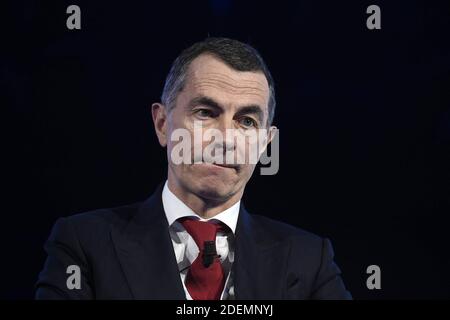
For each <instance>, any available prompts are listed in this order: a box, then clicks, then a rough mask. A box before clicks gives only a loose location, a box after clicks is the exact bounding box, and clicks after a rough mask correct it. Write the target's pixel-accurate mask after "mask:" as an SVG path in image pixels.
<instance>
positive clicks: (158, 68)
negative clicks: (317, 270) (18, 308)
mask: <svg viewBox="0 0 450 320" xmlns="http://www.w3.org/2000/svg"><path fill="white" fill-rule="evenodd" d="M71 4H77V5H79V6H80V7H81V24H82V29H81V30H73V31H71V30H68V29H67V28H66V19H67V17H68V15H67V14H66V8H67V7H68V6H69V5H71ZM371 4H377V5H379V6H380V7H381V20H382V21H381V23H382V29H381V30H368V29H367V28H366V19H367V17H368V15H367V14H366V8H367V7H368V6H369V5H371ZM2 7H3V8H2V10H1V12H2V13H3V15H2V18H1V21H0V23H1V25H0V28H1V31H2V34H3V36H2V44H1V65H0V66H1V78H0V81H1V88H2V95H1V100H0V103H1V107H2V111H4V110H6V116H2V118H1V124H2V131H3V137H4V142H3V143H2V153H1V155H2V159H3V161H5V164H4V166H3V169H4V170H3V171H4V172H3V174H2V182H3V183H2V184H3V185H4V189H3V190H4V191H3V192H2V196H3V197H4V200H3V201H2V206H1V207H2V210H1V213H2V216H1V234H0V238H1V239H0V240H1V242H0V243H1V247H0V248H1V255H0V257H1V258H0V259H1V263H0V264H1V270H2V272H1V274H0V277H1V278H0V288H1V289H0V290H1V291H0V294H1V297H2V298H7V299H17V298H21V299H31V298H32V297H33V293H34V288H33V286H34V283H35V281H36V279H37V275H38V273H39V271H40V270H41V268H42V266H43V262H44V259H45V253H44V251H43V248H42V246H43V244H44V242H45V240H46V239H47V237H48V235H49V232H50V230H51V227H52V225H53V223H54V222H55V220H56V219H57V218H58V217H61V216H67V215H71V214H74V213H77V212H82V211H86V210H90V209H94V208H101V207H112V206H116V205H121V204H126V203H131V202H135V201H140V200H143V199H145V198H146V197H147V196H149V195H150V194H151V193H152V192H153V190H154V188H155V186H156V185H157V184H158V183H160V182H161V181H163V179H165V176H166V166H167V163H166V158H165V152H163V150H162V149H161V148H160V147H159V144H158V143H157V140H156V137H155V134H154V130H153V124H152V122H151V116H150V112H149V110H150V109H149V107H150V105H151V103H152V102H155V101H159V96H160V93H161V91H162V87H163V83H164V79H165V76H166V74H167V72H168V69H169V67H170V64H171V62H172V61H173V60H174V59H175V57H176V56H177V55H178V54H179V52H180V51H181V50H182V49H184V48H185V47H187V46H189V45H191V44H192V43H193V42H195V41H199V40H202V39H204V38H205V37H206V36H208V35H210V36H226V37H231V38H236V39H238V40H241V41H245V42H248V43H250V44H251V45H253V46H255V47H256V48H257V49H258V50H259V51H260V52H261V54H262V56H263V57H264V59H265V60H266V62H267V64H268V65H269V68H270V69H271V72H272V74H273V76H274V78H275V81H276V89H277V101H278V106H277V111H276V117H275V124H276V125H277V126H278V128H279V129H280V154H281V155H280V171H279V172H278V174H277V175H275V176H260V175H258V174H256V171H255V175H254V176H253V178H252V180H251V181H250V183H249V184H248V186H247V189H246V194H245V196H244V202H245V203H246V206H247V208H248V209H249V210H250V211H251V212H253V213H259V214H263V215H266V216H269V217H273V218H276V219H279V220H282V221H285V222H288V223H291V224H294V225H297V226H299V227H302V228H304V229H307V230H310V231H312V232H314V233H317V234H319V235H322V236H327V237H329V238H330V239H331V240H332V243H333V245H334V248H335V252H336V261H337V262H338V264H339V265H340V267H341V269H342V270H343V276H344V280H345V283H346V285H347V286H348V288H349V290H350V291H351V292H352V294H353V296H354V297H355V298H356V299H380V298H383V299H399V298H450V271H449V270H450V257H449V247H448V244H449V241H448V238H447V233H448V232H447V231H448V228H449V218H448V214H449V212H450V201H449V198H450V197H449V195H450V170H449V163H450V41H449V39H450V37H449V30H450V2H448V1H445V2H444V1H442V2H430V1H331V0H329V1H324V0H306V1H303V0H299V1H292V2H290V3H284V2H282V1H268V2H262V1H252V2H249V1H237V0H221V1H219V0H209V1H192V3H191V2H189V1H183V2H179V3H177V2H173V1H165V2H162V1H159V2H158V3H157V2H156V1H154V2H153V1H142V2H135V3H134V2H131V1H125V2H124V1H121V2H117V3H114V4H113V3H111V2H110V1H95V3H94V1H78V0H77V1H26V2H25V1H11V2H9V3H3V4H2ZM371 264H376V265H379V266H380V267H381V272H382V278H381V285H382V289H381V290H373V291H371V290H368V289H367V288H366V285H365V283H366V278H367V276H368V275H367V274H366V268H367V266H369V265H371Z"/></svg>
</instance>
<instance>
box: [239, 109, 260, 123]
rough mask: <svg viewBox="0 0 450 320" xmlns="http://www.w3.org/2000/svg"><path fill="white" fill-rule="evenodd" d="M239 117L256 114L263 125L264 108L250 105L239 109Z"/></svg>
mask: <svg viewBox="0 0 450 320" xmlns="http://www.w3.org/2000/svg"><path fill="white" fill-rule="evenodd" d="M236 114H237V115H245V114H254V115H256V117H257V118H258V121H259V123H263V119H264V112H263V110H262V108H261V107H260V106H258V105H249V106H243V107H239V108H238V111H237V112H236Z"/></svg>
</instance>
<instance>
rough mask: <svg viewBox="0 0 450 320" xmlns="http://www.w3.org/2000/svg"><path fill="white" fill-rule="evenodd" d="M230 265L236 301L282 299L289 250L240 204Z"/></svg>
mask: <svg viewBox="0 0 450 320" xmlns="http://www.w3.org/2000/svg"><path fill="white" fill-rule="evenodd" d="M235 243H236V247H235V248H236V249H235V250H236V253H235V261H234V263H233V274H234V290H235V295H236V299H238V300H251V299H282V298H283V289H284V285H283V284H284V282H283V279H284V276H283V275H284V272H285V268H286V266H285V265H284V263H285V261H287V259H286V256H287V255H288V253H289V248H288V247H287V246H286V245H282V243H281V242H279V241H277V240H276V239H274V238H272V237H271V235H270V234H268V233H267V232H265V231H264V229H263V228H262V227H261V226H259V225H258V224H257V223H256V222H255V221H254V219H253V218H252V217H251V216H250V214H249V213H248V212H247V210H246V209H245V208H244V206H243V205H241V209H240V213H239V219H238V224H237V226H236V242H235Z"/></svg>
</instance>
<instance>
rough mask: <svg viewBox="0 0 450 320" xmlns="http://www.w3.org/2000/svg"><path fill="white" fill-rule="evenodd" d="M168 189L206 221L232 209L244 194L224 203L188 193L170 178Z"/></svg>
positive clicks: (239, 193)
mask: <svg viewBox="0 0 450 320" xmlns="http://www.w3.org/2000/svg"><path fill="white" fill-rule="evenodd" d="M168 187H169V190H170V191H171V192H172V193H173V194H174V195H175V196H177V198H178V199H180V200H181V201H183V203H184V204H185V205H187V206H188V207H189V208H191V209H192V210H193V211H194V212H195V213H197V214H198V215H199V216H200V217H202V218H204V219H209V218H212V217H214V216H216V215H218V214H219V213H221V212H223V211H225V210H226V209H228V208H230V207H231V206H233V205H234V204H235V203H236V202H238V201H239V200H240V199H241V197H242V194H243V192H238V193H236V194H234V195H232V196H231V197H229V198H227V199H226V200H224V201H214V200H211V199H205V198H202V197H199V196H198V195H196V194H194V193H192V192H187V191H186V190H184V189H183V188H182V187H181V186H179V185H178V184H177V183H175V182H173V181H172V179H170V177H169V178H168Z"/></svg>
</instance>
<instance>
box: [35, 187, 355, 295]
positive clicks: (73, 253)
mask: <svg viewBox="0 0 450 320" xmlns="http://www.w3.org/2000/svg"><path fill="white" fill-rule="evenodd" d="M161 192H162V185H160V186H159V188H158V189H157V191H156V192H155V193H154V194H153V195H152V196H151V197H150V198H149V199H147V200H146V201H144V202H142V203H137V204H132V205H127V206H122V207H118V208H112V209H100V210H95V211H91V212H88V213H84V214H78V215H74V216H71V217H68V218H61V219H59V220H58V221H57V222H56V224H55V226H54V227H53V230H52V233H51V235H50V238H49V239H48V241H47V243H46V244H45V250H46V252H47V253H48V258H47V261H46V262H45V266H44V269H43V270H42V272H41V273H40V275H39V280H38V282H37V285H36V286H37V291H36V298H37V299H185V294H184V290H183V285H182V283H181V279H180V274H179V271H178V266H177V262H176V258H175V254H174V250H173V246H172V242H171V239H170V235H169V231H168V223H167V220H166V217H165V214H164V211H163V206H162V200H161ZM241 203H242V202H241ZM235 250H236V251H235V260H234V264H233V267H232V268H233V270H232V272H233V282H234V290H235V297H236V299H350V298H351V295H350V293H349V292H348V291H347V290H346V289H345V286H344V284H343V282H342V279H341V277H340V270H339V268H338V267H337V265H336V264H335V263H334V261H333V249H332V247H331V244H330V241H329V240H328V239H324V238H320V237H318V236H315V235H313V234H311V233H308V232H306V231H303V230H301V229H298V228H294V227H292V226H289V225H286V224H283V223H280V222H276V221H274V220H271V219H268V218H265V217H262V216H256V215H250V214H249V213H248V212H247V211H246V209H245V208H244V206H243V205H241V208H240V212H239V218H238V223H237V227H236V238H235ZM69 265H77V266H79V267H80V269H81V275H82V277H81V289H72V290H69V289H68V288H67V285H66V281H67V278H68V277H69V276H70V274H67V273H66V270H67V267H68V266H69Z"/></svg>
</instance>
